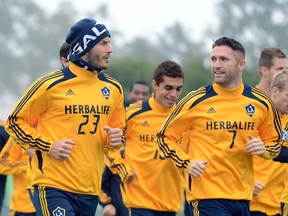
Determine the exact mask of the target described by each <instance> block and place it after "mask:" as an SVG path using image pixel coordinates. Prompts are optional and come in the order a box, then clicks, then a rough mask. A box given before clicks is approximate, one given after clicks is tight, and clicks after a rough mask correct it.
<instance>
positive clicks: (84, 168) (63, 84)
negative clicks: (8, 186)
mask: <svg viewBox="0 0 288 216" xmlns="http://www.w3.org/2000/svg"><path fill="white" fill-rule="evenodd" d="M106 125H108V126H110V127H112V128H120V129H124V128H125V127H126V122H125V108H124V93H123V88H122V86H121V84H120V83H119V82H118V81H117V80H115V79H114V78H112V77H110V76H109V75H107V74H106V73H104V72H99V73H97V72H91V71H88V70H85V69H84V68H81V67H78V66H77V65H75V64H73V63H72V62H70V63H69V68H64V69H62V70H57V71H55V72H52V73H50V74H48V75H46V76H43V77H41V78H39V79H38V80H37V81H35V82H34V83H33V84H32V85H31V86H30V87H29V88H28V89H27V91H26V92H25V94H24V96H23V97H22V98H21V99H20V101H19V102H18V104H17V105H16V106H15V108H14V110H13V112H12V113H11V115H10V116H9V118H8V120H7V122H6V130H7V131H8V133H10V135H11V136H12V137H13V138H14V139H15V140H16V141H17V142H18V143H19V144H20V145H21V146H22V147H23V148H28V147H32V148H35V149H36V150H37V151H36V154H35V155H34V157H33V164H32V166H33V173H34V177H33V180H32V181H33V182H32V184H33V186H49V187H54V188H58V189H62V190H65V191H68V192H73V193H79V194H91V195H98V194H99V192H100V190H101V176H102V172H103V168H104V167H103V164H104V152H105V154H106V153H107V154H109V153H110V152H112V151H113V150H114V148H112V147H111V146H110V144H109V141H108V138H107V136H106V132H105V131H104V129H103V128H104V126H106ZM64 138H68V139H72V140H73V141H74V142H75V143H76V144H75V145H72V153H71V155H70V157H69V158H68V159H66V160H57V159H54V158H52V157H51V156H50V151H51V147H52V144H53V143H54V142H55V141H58V140H62V139H64ZM106 144H107V145H106ZM104 147H105V151H104ZM106 147H108V148H106ZM106 149H107V150H108V152H106Z"/></svg>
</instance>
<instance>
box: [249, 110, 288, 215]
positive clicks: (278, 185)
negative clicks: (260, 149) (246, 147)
mask: <svg viewBox="0 0 288 216" xmlns="http://www.w3.org/2000/svg"><path fill="white" fill-rule="evenodd" d="M280 118H281V122H282V127H283V130H285V131H287V124H288V116H287V115H286V114H282V115H280ZM253 166H254V179H255V181H257V180H260V181H261V182H263V183H264V184H265V185H266V187H265V188H263V189H262V190H261V191H260V193H259V194H258V195H257V196H256V197H253V199H252V200H251V203H250V210H251V211H259V212H263V213H265V214H267V215H277V214H279V215H280V213H281V209H280V199H281V196H282V193H283V190H284V188H285V180H286V179H287V176H286V175H285V173H286V172H285V170H286V169H287V168H288V167H287V164H285V163H280V162H276V161H273V160H265V159H263V158H261V157H257V156H254V157H253Z"/></svg>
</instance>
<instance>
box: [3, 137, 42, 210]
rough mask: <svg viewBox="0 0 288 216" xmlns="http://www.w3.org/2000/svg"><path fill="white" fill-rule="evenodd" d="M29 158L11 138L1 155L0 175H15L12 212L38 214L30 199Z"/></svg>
mask: <svg viewBox="0 0 288 216" xmlns="http://www.w3.org/2000/svg"><path fill="white" fill-rule="evenodd" d="M28 160H29V156H28V155H27V154H25V153H24V152H23V150H21V149H20V146H19V145H18V144H16V143H15V142H14V141H13V140H12V138H11V137H10V138H9V139H8V141H7V144H6V145H5V146H4V148H3V149H2V151H1V154H0V173H1V174H5V175H13V193H12V199H11V202H10V210H11V211H15V212H21V213H32V212H36V210H35V208H34V206H33V204H32V201H31V199H30V197H29V193H28V190H27V189H26V188H27V185H28V182H27V179H26V170H27V163H28Z"/></svg>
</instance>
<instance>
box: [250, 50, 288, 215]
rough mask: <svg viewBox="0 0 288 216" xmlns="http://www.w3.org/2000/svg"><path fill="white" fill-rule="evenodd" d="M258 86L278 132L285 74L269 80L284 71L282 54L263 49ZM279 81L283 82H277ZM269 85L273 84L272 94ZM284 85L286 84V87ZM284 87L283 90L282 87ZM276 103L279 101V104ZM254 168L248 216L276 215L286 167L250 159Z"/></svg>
mask: <svg viewBox="0 0 288 216" xmlns="http://www.w3.org/2000/svg"><path fill="white" fill-rule="evenodd" d="M258 65H259V71H260V76H261V79H260V82H259V85H258V88H259V89H261V90H263V91H264V92H265V93H267V94H268V95H270V96H271V98H272V101H273V102H274V104H275V107H276V108H277V109H278V111H279V112H280V118H281V122H282V128H283V127H285V120H286V119H285V118H286V113H285V112H283V111H285V110H283V108H282V106H283V103H282V100H283V101H285V97H286V98H287V97H288V95H285V92H283V91H282V90H284V89H285V80H286V81H287V78H288V77H286V78H285V74H284V73H283V75H282V76H280V75H278V76H277V77H276V79H275V78H274V79H275V80H274V81H272V78H273V76H274V75H275V74H276V73H277V72H279V71H281V70H283V69H285V68H286V69H287V68H288V61H287V57H286V55H285V54H284V53H283V51H282V50H281V49H279V48H277V47H267V48H265V49H264V50H263V51H262V52H261V55H260V58H259V62H258ZM280 77H282V79H283V80H281V79H279V78H280ZM271 82H274V84H273V88H272V92H271V91H270V89H271ZM287 84H288V83H287ZM283 85H284V86H283ZM279 99H280V100H279ZM286 101H287V99H286ZM253 164H254V181H255V188H254V194H253V195H254V196H253V198H252V200H251V204H250V213H251V216H271V215H280V213H281V209H280V198H281V195H282V192H283V190H284V187H285V175H284V174H285V169H286V165H284V164H281V163H279V162H274V161H273V160H265V159H263V158H261V157H257V156H254V157H253Z"/></svg>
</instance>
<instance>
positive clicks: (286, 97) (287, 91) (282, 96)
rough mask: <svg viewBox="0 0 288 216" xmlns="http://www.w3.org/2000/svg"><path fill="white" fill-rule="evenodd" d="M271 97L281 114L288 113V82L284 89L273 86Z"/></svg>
mask: <svg viewBox="0 0 288 216" xmlns="http://www.w3.org/2000/svg"><path fill="white" fill-rule="evenodd" d="M271 98H272V100H273V102H274V104H275V106H276V108H277V109H278V111H279V112H280V113H281V114H288V84H287V85H285V87H284V89H283V90H282V91H279V89H278V88H276V87H273V89H272V92H271Z"/></svg>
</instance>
